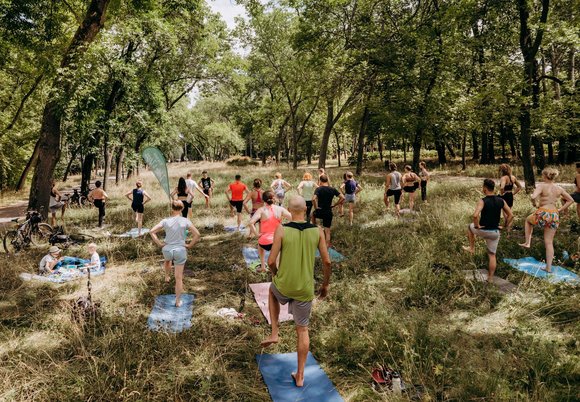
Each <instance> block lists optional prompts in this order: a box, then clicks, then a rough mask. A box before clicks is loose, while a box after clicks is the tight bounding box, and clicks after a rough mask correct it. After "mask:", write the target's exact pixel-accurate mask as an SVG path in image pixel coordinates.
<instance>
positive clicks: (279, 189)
mask: <svg viewBox="0 0 580 402" xmlns="http://www.w3.org/2000/svg"><path fill="white" fill-rule="evenodd" d="M275 177H276V179H275V180H274V181H273V182H272V184H271V185H270V188H271V189H272V191H274V194H276V198H277V199H278V205H280V206H281V205H282V204H283V203H284V197H285V196H286V192H287V191H288V190H290V189H291V188H292V185H291V184H290V183H288V182H287V181H286V180H284V179H282V173H280V172H278V173H276V174H275Z"/></svg>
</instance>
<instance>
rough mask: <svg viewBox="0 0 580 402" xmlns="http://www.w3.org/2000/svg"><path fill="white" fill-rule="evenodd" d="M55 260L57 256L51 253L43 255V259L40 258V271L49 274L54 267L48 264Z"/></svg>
mask: <svg viewBox="0 0 580 402" xmlns="http://www.w3.org/2000/svg"><path fill="white" fill-rule="evenodd" d="M53 261H56V258H54V257H53V256H52V255H50V254H47V255H45V256H44V257H42V260H40V263H39V264H38V271H39V272H40V273H41V274H49V273H50V271H51V270H52V269H51V268H49V267H48V264H49V263H51V262H53Z"/></svg>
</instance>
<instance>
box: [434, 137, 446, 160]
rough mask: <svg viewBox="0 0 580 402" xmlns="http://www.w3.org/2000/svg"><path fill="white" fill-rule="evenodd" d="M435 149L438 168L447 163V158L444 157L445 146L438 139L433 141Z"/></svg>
mask: <svg viewBox="0 0 580 402" xmlns="http://www.w3.org/2000/svg"><path fill="white" fill-rule="evenodd" d="M435 149H436V150H437V161H438V163H439V165H440V166H443V165H445V164H446V163H447V156H446V155H445V145H443V142H442V141H441V140H440V139H436V140H435Z"/></svg>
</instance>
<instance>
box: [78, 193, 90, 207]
mask: <svg viewBox="0 0 580 402" xmlns="http://www.w3.org/2000/svg"><path fill="white" fill-rule="evenodd" d="M79 206H80V207H81V208H89V207H90V206H91V202H90V201H89V199H88V198H87V197H85V196H84V195H81V198H80V199H79Z"/></svg>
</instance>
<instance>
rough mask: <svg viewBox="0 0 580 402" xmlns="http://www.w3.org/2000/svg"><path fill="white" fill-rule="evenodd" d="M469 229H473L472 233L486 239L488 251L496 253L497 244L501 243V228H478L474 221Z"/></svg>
mask: <svg viewBox="0 0 580 402" xmlns="http://www.w3.org/2000/svg"><path fill="white" fill-rule="evenodd" d="M469 230H471V233H473V234H474V235H476V236H477V237H481V238H482V239H484V240H485V243H486V244H487V251H488V252H489V253H490V254H495V253H496V252H497V245H498V244H499V237H500V235H499V230H484V229H476V228H475V225H474V224H473V223H472V224H470V225H469Z"/></svg>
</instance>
